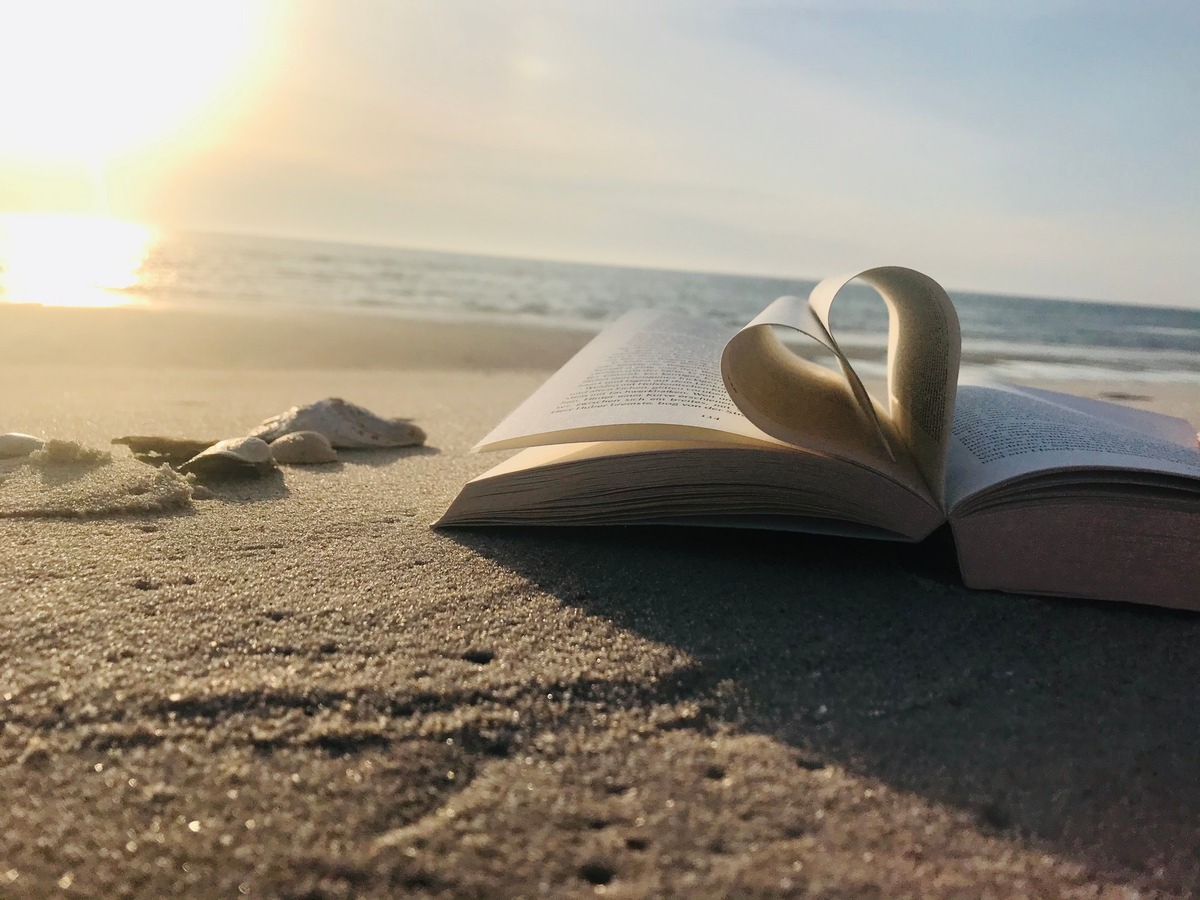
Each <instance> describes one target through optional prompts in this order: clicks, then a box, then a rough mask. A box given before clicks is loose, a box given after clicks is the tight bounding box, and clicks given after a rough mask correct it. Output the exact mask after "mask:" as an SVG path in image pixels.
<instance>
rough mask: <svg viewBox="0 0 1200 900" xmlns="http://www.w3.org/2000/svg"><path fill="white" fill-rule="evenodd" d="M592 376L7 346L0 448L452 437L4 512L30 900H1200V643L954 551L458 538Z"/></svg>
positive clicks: (105, 341) (824, 544)
mask: <svg viewBox="0 0 1200 900" xmlns="http://www.w3.org/2000/svg"><path fill="white" fill-rule="evenodd" d="M582 340H583V336H581V335H577V334H570V333H559V332H551V331H544V332H543V331H536V330H529V329H524V330H522V329H515V328H505V329H491V328H487V327H466V326H450V325H433V324H421V323H412V322H404V321H400V320H386V319H375V318H369V317H363V316H341V317H336V316H317V315H315V314H311V313H305V314H302V315H298V316H296V317H295V318H292V319H290V320H288V321H287V323H284V322H281V321H280V320H279V319H278V318H277V317H271V316H269V315H266V314H255V315H245V316H236V317H230V316H219V315H216V314H200V313H184V312H176V313H161V312H145V311H127V310H108V311H104V310H94V311H93V310H59V311H55V310H31V309H20V310H17V309H3V310H0V431H10V430H11V431H25V432H31V433H37V434H42V435H44V436H47V437H55V438H61V439H64V440H71V441H77V442H80V443H82V444H84V445H87V446H92V447H98V448H102V449H109V447H108V441H109V440H110V439H111V438H112V437H115V436H117V435H123V434H137V433H163V434H169V435H174V436H179V437H189V436H191V437H209V436H213V437H220V436H227V435H234V434H241V433H244V432H245V431H246V430H248V429H249V428H250V427H251V426H253V425H255V424H257V423H258V422H259V421H260V420H261V419H263V418H265V417H267V416H269V415H272V414H274V413H277V412H279V411H281V410H283V409H285V408H287V407H288V406H291V405H293V404H296V403H303V402H307V401H310V400H315V399H318V398H320V397H324V396H329V395H340V396H343V397H346V398H347V399H351V400H354V401H355V402H358V403H361V404H363V405H365V406H367V407H369V408H371V409H373V410H375V411H376V412H379V413H381V414H386V415H394V416H411V417H413V418H414V419H415V421H416V422H417V423H418V424H419V425H421V426H422V427H423V428H425V430H426V431H427V432H428V434H429V442H428V446H427V447H425V448H420V449H410V450H394V451H376V452H363V453H357V454H354V453H346V454H343V459H342V462H340V463H338V464H335V465H332V466H322V467H313V468H289V469H287V470H285V471H284V472H282V473H281V474H280V475H278V476H273V477H270V478H267V479H264V480H262V481H258V482H242V483H237V484H230V485H224V486H218V487H216V488H214V496H213V498H212V499H209V500H203V501H192V502H189V503H188V504H187V505H186V506H183V507H181V508H178V509H174V510H167V511H164V512H160V513H152V512H128V513H126V514H121V515H107V516H98V517H97V516H91V517H85V518H66V517H61V516H59V517H50V518H0V635H3V646H4V653H3V656H2V657H0V700H2V703H0V710H2V716H3V730H2V731H0V764H2V766H0V792H2V793H3V796H4V797H5V798H6V802H5V803H4V804H0V896H4V897H9V896H11V897H40V896H46V895H53V894H56V893H59V892H64V893H74V894H79V895H81V896H166V895H171V894H186V895H193V896H240V895H249V896H330V897H337V896H418V897H419V896H466V897H516V896H526V897H529V896H539V895H544V896H555V897H563V896H567V897H570V896H595V895H598V894H602V895H604V896H611V897H656V896H682V897H706V896H731V897H754V896H761V897H789V896H809V895H817V896H870V897H902V896H920V897H930V896H932V897H938V896H954V897H960V896H961V897H976V896H1004V897H1007V896H1053V897H1058V896H1078V897H1097V896H1100V897H1133V896H1142V897H1146V896H1158V895H1162V896H1186V895H1189V894H1195V893H1196V892H1198V891H1200V853H1198V848H1200V778H1197V775H1196V753H1197V747H1200V716H1197V715H1196V712H1195V707H1196V703H1195V690H1196V689H1195V685H1196V684H1197V683H1200V655H1197V654H1196V652H1195V648H1196V646H1197V640H1198V639H1200V616H1195V615H1188V614H1184V613H1174V612H1170V611H1166V610H1159V609H1150V608H1138V607H1128V606H1124V605H1120V604H1100V603H1086V602H1077V601H1065V600H1047V599H1033V598H1024V597H1014V596H1006V595H1000V594H992V593H986V592H972V591H967V590H965V589H963V588H962V587H961V585H960V583H959V581H958V577H957V573H956V571H955V569H954V566H953V562H952V558H951V556H950V550H949V547H948V546H946V545H945V543H944V542H939V541H936V540H935V541H933V542H932V543H931V544H930V545H928V546H922V547H918V548H913V547H894V546H889V545H877V544H871V543H867V542H861V541H858V542H856V541H839V540H836V539H821V538H814V537H807V536H795V535H778V534H768V535H751V534H733V535H730V534H726V533H719V532H711V533H710V532H701V531H687V530H674V531H668V530H659V531H652V530H639V529H611V530H585V531H546V530H541V531H538V530H524V531H487V532H465V533H440V532H434V531H432V530H430V528H429V527H428V526H429V523H430V522H432V521H433V520H434V519H435V518H436V517H437V516H438V514H439V513H440V512H441V511H442V509H444V507H445V506H446V504H447V503H449V501H450V500H451V498H452V497H453V496H454V494H455V492H456V491H457V489H458V487H459V486H460V485H461V484H462V482H463V481H465V480H466V479H467V478H469V477H471V476H473V475H475V474H477V473H479V472H480V471H482V470H484V469H485V468H487V467H489V466H490V465H491V464H492V463H493V462H494V461H495V460H494V459H492V458H489V457H483V456H472V455H469V454H468V452H467V450H468V448H469V447H470V445H471V444H472V443H473V442H474V441H475V440H476V439H478V438H479V437H480V436H481V435H482V434H483V433H484V432H485V431H486V430H487V429H488V427H490V425H492V424H493V423H494V422H495V421H496V420H497V419H498V418H499V417H500V416H501V415H503V414H504V413H505V412H506V411H507V410H508V409H509V408H511V407H512V406H514V405H515V404H516V403H517V402H519V401H520V400H521V399H522V398H523V397H524V396H525V395H526V394H528V393H529V392H530V391H531V390H532V389H533V388H534V387H535V386H536V385H537V384H539V383H540V381H541V380H542V379H543V378H544V377H545V375H546V373H547V372H548V371H549V370H552V369H553V368H555V367H556V366H557V365H558V364H559V363H561V362H562V361H563V360H564V359H565V358H566V357H567V356H569V355H570V353H571V352H572V351H573V349H574V348H575V347H577V346H579V345H580V343H581V342H582ZM1084 388H1085V389H1086V390H1087V391H1088V392H1089V393H1092V394H1093V395H1096V394H1098V393H1100V392H1102V391H1119V390H1122V389H1125V390H1126V392H1136V393H1145V394H1150V395H1152V399H1150V400H1148V401H1136V402H1138V403H1141V404H1142V405H1145V406H1151V407H1156V408H1159V409H1163V410H1164V411H1175V412H1176V413H1178V414H1183V415H1189V416H1191V417H1192V418H1193V421H1195V420H1197V419H1200V415H1198V413H1200V408H1198V407H1200V402H1198V401H1200V398H1198V397H1197V396H1196V395H1197V393H1200V392H1197V391H1196V390H1195V389H1194V388H1191V387H1186V386H1184V387H1179V386H1169V385H1165V386H1164V385H1153V386H1152V389H1150V390H1146V391H1142V390H1141V389H1140V388H1133V389H1130V388H1129V386H1128V385H1126V386H1122V385H1097V384H1094V383H1087V384H1086V385H1084ZM113 455H114V465H115V464H124V462H128V451H127V450H126V449H125V448H123V447H117V448H115V449H114V454H113ZM129 464H130V465H134V464H133V463H129ZM137 465H140V464H137ZM147 471H152V470H150V469H148V468H147ZM3 490H4V488H3V486H0V491H3Z"/></svg>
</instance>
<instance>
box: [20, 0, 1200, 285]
mask: <svg viewBox="0 0 1200 900" xmlns="http://www.w3.org/2000/svg"><path fill="white" fill-rule="evenodd" d="M31 5H35V6H36V4H31ZM90 5H91V6H93V7H97V8H99V9H102V10H107V11H109V13H110V14H112V11H113V10H116V9H118V8H119V7H120V6H121V4H120V3H119V2H118V0H111V2H106V3H103V4H90ZM160 5H163V4H160ZM165 5H166V6H168V7H173V8H174V9H176V10H180V9H190V10H192V12H191V13H190V14H191V15H194V16H196V17H198V18H196V19H195V21H194V22H193V23H190V24H189V23H187V22H184V23H182V24H181V23H170V22H165V21H162V20H159V19H155V18H154V16H152V15H149V14H145V10H142V11H141V12H140V13H139V14H138V15H137V16H135V17H133V18H130V19H128V21H126V22H124V23H123V24H122V25H121V28H120V29H113V30H112V34H113V35H115V36H114V37H112V38H111V39H106V37H105V35H106V32H105V31H104V28H103V26H101V25H93V26H91V27H90V28H89V27H83V28H78V29H75V33H77V34H82V35H83V36H84V37H83V38H82V39H83V40H87V41H90V44H89V45H88V48H87V49H86V52H85V51H83V50H80V49H79V48H78V47H76V48H75V49H74V50H73V51H72V50H71V48H72V47H73V46H75V45H72V44H71V43H70V42H67V43H66V44H65V47H66V50H64V43H63V39H62V35H61V34H59V35H57V36H56V35H54V34H51V33H49V32H46V33H45V34H42V35H41V36H40V37H39V35H38V34H31V35H27V36H25V37H24V38H22V37H21V36H20V35H17V36H16V37H14V36H13V35H14V30H13V28H12V27H10V28H9V29H8V33H9V38H8V40H9V42H10V46H9V48H8V49H10V50H11V49H12V47H13V46H16V45H17V44H20V45H22V46H25V47H29V46H31V45H32V46H33V50H32V51H30V52H28V53H27V54H26V57H25V59H27V60H34V61H36V62H27V63H25V68H27V69H28V68H29V67H31V66H33V67H41V68H40V71H37V72H34V73H28V72H27V73H25V74H24V80H23V83H17V84H14V83H13V73H12V72H6V71H2V70H0V76H2V77H0V83H3V84H4V85H5V86H4V87H0V116H3V115H4V113H3V110H4V109H9V108H17V107H15V106H14V105H13V104H19V102H20V97H19V96H18V95H19V94H21V93H22V92H24V93H25V94H26V100H28V97H33V98H35V99H36V98H38V97H40V96H42V95H41V94H39V93H38V91H39V90H43V87H39V85H43V86H44V84H45V83H46V79H48V78H51V77H54V78H57V79H58V81H59V82H60V83H59V86H58V87H57V88H56V90H57V91H58V93H57V94H53V93H50V94H46V95H45V100H44V102H42V103H41V105H42V106H44V107H50V108H47V109H45V110H44V113H45V115H46V116H48V117H50V118H51V119H53V118H54V117H56V116H57V117H58V118H59V119H60V120H62V121H66V120H68V119H70V117H71V116H78V115H82V113H80V112H79V109H80V108H81V107H80V105H79V104H75V105H74V106H73V105H72V102H71V101H70V100H69V98H68V94H69V93H70V92H71V91H72V90H78V91H83V90H87V89H88V85H89V84H90V85H92V90H99V89H103V90H104V91H107V92H108V94H109V95H115V94H118V93H120V94H121V96H123V97H125V98H126V101H125V102H126V106H122V107H120V110H121V111H122V114H127V116H128V120H129V122H130V123H131V125H130V128H129V129H128V130H126V127H125V125H122V126H121V127H120V128H119V129H118V128H115V127H114V128H110V129H108V130H107V131H106V132H105V136H106V137H105V141H103V142H101V143H99V144H97V145H96V146H95V147H93V148H92V149H91V150H89V151H87V152H84V151H85V150H86V149H87V148H88V147H89V146H90V144H89V140H90V139H89V138H87V137H86V136H85V135H84V134H83V132H72V131H70V130H69V129H67V130H66V131H63V132H61V133H59V146H58V147H57V150H55V151H54V152H51V150H52V149H53V148H52V147H51V145H50V144H43V145H41V146H40V149H39V145H38V144H37V142H36V141H32V140H22V139H20V138H21V135H23V134H25V133H26V132H32V131H35V130H36V129H37V128H39V127H43V125H42V124H39V122H40V120H38V119H37V117H36V115H35V114H34V113H33V112H29V110H28V107H29V103H28V102H27V103H26V107H27V109H26V113H25V118H24V119H20V118H18V119H17V125H19V126H20V127H12V128H9V129H7V130H6V129H5V128H3V127H2V124H0V209H37V208H58V209H65V208H88V207H89V206H90V205H95V204H104V205H106V208H107V209H108V210H109V211H111V212H112V213H113V214H114V215H119V216H123V217H128V218H132V219H136V220H141V221H148V222H152V223H157V224H164V225H171V226H185V227H199V228H207V229H215V230H232V231H239V232H252V233H265V234H281V235H289V236H301V237H316V238H331V239H335V240H347V241H362V242H370V243H385V244H396V245H401V246H419V247H433V248H442V249H449V250H468V251H478V252H485V253H498V254H510V255H521V256H534V257H550V258H559V259H579V260H590V261H602V262H616V263H633V264H639V265H649V266H668V267H677V268H689V269H702V270H721V271H735V272H751V273H761V274H779V275H795V276H805V277H807V276H813V277H816V276H820V275H823V274H829V273H833V272H838V271H841V270H844V269H847V268H851V267H855V266H859V267H863V266H870V265H878V264H884V263H897V264H902V265H908V266H912V267H915V268H918V269H922V270H924V271H927V272H928V273H930V274H931V275H933V276H934V277H935V278H937V279H938V280H940V281H942V282H943V283H945V284H947V285H949V286H952V287H956V288H978V289H986V290H997V291H1005V292H1011V293H1032V294H1039V295H1051V296H1072V297H1090V298H1097V299H1117V300H1124V301H1132V302H1160V303H1170V304H1178V305H1196V306H1200V289H1198V288H1197V285H1200V49H1198V48H1200V5H1197V4H1195V3H1193V2H1179V3H1174V4H1170V3H1154V2H1128V3H1105V2H1099V0H1097V2H1078V3H1069V2H1054V0H1037V2H1023V0H996V2H975V3H970V2H956V3H952V2H903V0H895V2H886V0H878V2H834V0H829V2H794V3H784V2H776V3H770V2H736V0H727V2H702V0H678V2H653V0H641V2H623V0H603V2H597V0H578V2H573V0H560V2H546V3H538V2H475V3H471V2H455V0H439V2H432V0H430V2H413V3H406V2H382V0H378V2H368V0H336V2H335V0H328V2H323V3H317V2H307V3H305V2H296V3H288V4H282V5H279V6H274V7H263V11H265V12H264V15H259V14H258V13H259V10H258V8H256V7H253V4H251V3H250V2H249V0H243V2H241V3H238V4H235V7H222V6H220V5H219V4H215V3H210V4H203V3H197V4H194V5H192V6H191V7H184V6H182V4H165ZM68 6H69V5H68ZM77 6H79V7H80V8H82V5H81V4H80V5H77ZM206 10H211V11H212V12H206ZM231 10H234V11H233V12H231ZM246 10H253V14H251V13H248V12H246ZM67 13H69V9H68V10H67V11H66V12H64V13H63V14H62V15H61V16H59V17H58V18H57V19H56V23H57V25H58V27H59V28H60V29H61V28H63V27H65V23H69V22H71V21H72V17H71V16H70V15H69V14H67ZM176 15H177V17H178V14H176ZM222 15H224V16H226V19H225V20H222V19H220V16H222ZM205 16H209V17H210V18H212V17H215V18H213V21H214V22H215V23H216V25H217V26H219V28H222V29H224V30H225V31H226V32H228V33H234V32H236V34H235V35H234V36H235V37H237V38H238V39H239V40H242V41H243V45H238V43H237V41H236V40H235V41H226V42H225V43H221V41H217V40H209V41H204V40H199V41H197V40H196V36H197V34H201V33H203V29H204V28H206V27H211V23H210V25H208V26H206V25H204V24H203V23H202V21H201V19H203V18H204V17H205ZM230 17H232V18H230ZM0 24H3V23H0ZM10 25H11V23H10ZM43 31H45V29H43ZM38 40H47V41H48V42H49V43H48V44H47V46H46V47H44V48H39V47H37V46H36V44H37V41H38ZM106 40H108V42H109V44H111V43H112V42H113V41H117V40H125V41H126V42H127V43H126V44H123V45H122V46H121V48H120V50H121V52H122V53H123V55H122V56H121V59H123V60H126V66H127V68H128V67H129V66H133V68H129V70H128V71H124V72H123V74H122V79H123V80H121V81H120V82H113V83H112V84H109V83H108V82H106V81H104V77H105V75H104V73H105V72H106V71H107V69H108V67H107V66H106V64H105V63H104V59H105V57H101V58H100V62H99V63H97V58H96V53H97V52H103V51H105V50H106V48H107V47H108V44H106V43H105V41H106ZM3 43H4V39H3V38H0V58H2V57H3V52H4V50H5V49H6V48H5V46H3ZM97 45H101V46H99V47H97ZM217 45H219V46H217ZM189 46H190V47H196V46H200V47H210V48H212V51H211V52H212V53H214V54H215V53H224V54H226V55H227V60H226V61H225V62H220V61H218V62H220V65H216V64H214V63H212V61H211V60H209V61H207V62H206V61H204V60H200V61H199V62H197V61H195V60H194V59H193V58H192V57H191V56H188V55H187V53H189V52H191V53H193V55H194V52H193V51H187V52H185V48H187V47H189ZM138 47H143V48H152V50H153V53H152V55H149V56H147V57H145V58H144V59H142V58H140V57H138V56H137V53H138V52H149V51H138V50H137V49H136V48H138ZM239 47H240V49H239ZM247 47H249V48H250V51H251V52H247V51H246V48H247ZM68 51H69V52H68ZM204 52H208V51H204ZM131 54H132V55H131ZM239 54H241V55H240V56H239ZM81 57H82V58H81ZM107 58H109V59H111V58H113V55H110V56H109V57H107ZM129 60H133V63H130V62H128V61H129ZM134 63H136V65H134ZM205 66H207V67H208V68H204V67H205ZM188 67H191V68H188ZM197 67H200V68H197ZM222 67H223V68H222ZM0 69H2V64H0ZM201 69H203V71H204V72H206V73H207V74H206V75H205V78H207V79H208V82H205V83H206V84H207V83H210V82H211V89H210V88H205V90H209V93H210V95H211V96H208V97H207V98H204V97H200V96H199V93H197V92H198V91H200V90H201V88H198V87H195V85H192V86H191V87H189V88H188V90H191V91H192V93H191V94H188V95H187V103H183V102H179V103H172V102H170V101H171V97H172V96H173V95H174V94H175V93H177V92H178V91H181V90H183V88H176V87H173V86H172V85H174V84H175V82H173V81H171V79H170V78H168V77H166V76H167V74H171V73H173V74H172V77H175V76H179V79H180V80H179V83H180V84H184V83H186V79H183V78H182V75H187V74H188V73H189V72H198V71H201ZM176 70H178V71H176ZM54 72H57V75H53V76H52V73H54ZM180 73H182V75H180ZM39 79H40V81H39ZM222 79H223V80H222ZM193 80H195V79H193ZM199 83H200V82H199V81H197V84H199ZM155 84H158V85H159V88H160V91H159V94H157V95H154V96H153V97H151V96H150V95H149V94H147V95H146V97H144V98H142V99H141V100H139V97H141V94H142V92H143V91H148V90H150V87H149V86H151V85H155ZM96 85H99V86H100V88H97V87H96ZM202 87H203V85H202ZM218 88H219V89H218ZM6 91H7V92H13V94H12V96H9V97H8V98H7V99H6V98H5V97H4V96H3V94H4V92H6ZM193 95H195V96H193ZM180 96H182V94H180ZM197 98H199V99H197ZM151 100H153V101H154V102H156V103H158V104H159V106H161V107H162V109H163V111H162V112H155V113H154V115H153V116H150V115H149V114H148V115H147V116H146V118H145V120H144V121H142V122H141V123H140V125H141V126H147V125H158V126H161V127H159V128H158V130H157V132H156V133H155V131H154V129H153V128H149V127H144V128H143V131H145V132H146V133H145V134H144V135H142V136H140V137H139V136H138V135H135V134H134V132H135V131H136V128H133V125H138V124H139V123H138V122H137V117H136V115H135V112H136V110H137V109H149V108H150V106H148V105H147V104H150V101H151ZM139 102H140V103H142V106H140V107H139V106H136V103H139ZM97 103H100V105H101V107H103V103H102V101H101V100H97V101H96V102H95V103H92V104H91V107H90V108H92V109H94V108H95V107H96V104H97ZM129 103H135V106H134V107H130V106H129ZM168 109H174V110H175V111H176V112H177V113H179V115H177V116H176V119H175V120H172V121H168V116H167V110H168ZM115 114H116V113H114V115H115ZM154 116H157V117H158V118H154ZM180 116H182V118H180ZM122 121H124V120H122ZM69 124H70V123H69V122H67V125H69ZM46 127H48V126H46ZM64 127H66V126H65V125H64ZM87 127H89V128H93V130H96V129H100V126H98V125H96V126H93V125H88V126H87ZM101 130H103V129H101ZM123 135H133V136H132V137H130V138H129V139H128V140H126V139H124V138H123V137H122V136H123ZM64 143H65V144H66V145H69V146H68V147H67V149H64V147H63V144H64ZM75 146H78V147H79V148H81V149H80V152H78V153H74V154H73V153H72V152H71V149H70V148H72V147H75ZM39 154H40V156H39Z"/></svg>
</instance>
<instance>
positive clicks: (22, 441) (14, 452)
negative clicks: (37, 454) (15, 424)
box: [0, 431, 45, 459]
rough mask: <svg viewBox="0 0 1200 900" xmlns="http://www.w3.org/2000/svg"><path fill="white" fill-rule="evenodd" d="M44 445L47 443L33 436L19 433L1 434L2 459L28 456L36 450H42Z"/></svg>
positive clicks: (0, 457) (0, 455)
mask: <svg viewBox="0 0 1200 900" xmlns="http://www.w3.org/2000/svg"><path fill="white" fill-rule="evenodd" d="M44 444H45V441H43V440H42V439H41V438H37V437H34V436H33V435H32V434H21V433H20V432H18V431H10V432H9V433H8V434H0V459H14V458H16V457H18V456H28V455H29V454H30V453H32V452H33V451H34V450H41V449H42V447H43V445H44Z"/></svg>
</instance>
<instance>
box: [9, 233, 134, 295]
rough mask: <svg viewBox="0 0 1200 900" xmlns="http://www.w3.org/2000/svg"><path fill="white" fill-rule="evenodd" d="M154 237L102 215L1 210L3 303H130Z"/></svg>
mask: <svg viewBox="0 0 1200 900" xmlns="http://www.w3.org/2000/svg"><path fill="white" fill-rule="evenodd" d="M152 237H153V234H152V232H151V231H150V229H148V228H146V227H144V226H142V225H136V224H134V223H132V222H121V221H118V220H116V219H109V218H106V217H104V216H85V215H49V214H30V213H23V214H12V215H0V303H35V304H40V305H42V306H131V305H144V304H145V302H146V301H145V299H144V298H142V297H139V296H136V295H133V294H129V293H126V291H127V290H128V289H129V288H132V287H134V286H135V285H137V283H138V270H139V269H140V267H141V264H142V261H143V260H144V259H145V256H146V252H147V250H148V249H149V246H150V242H151V239H152Z"/></svg>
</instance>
